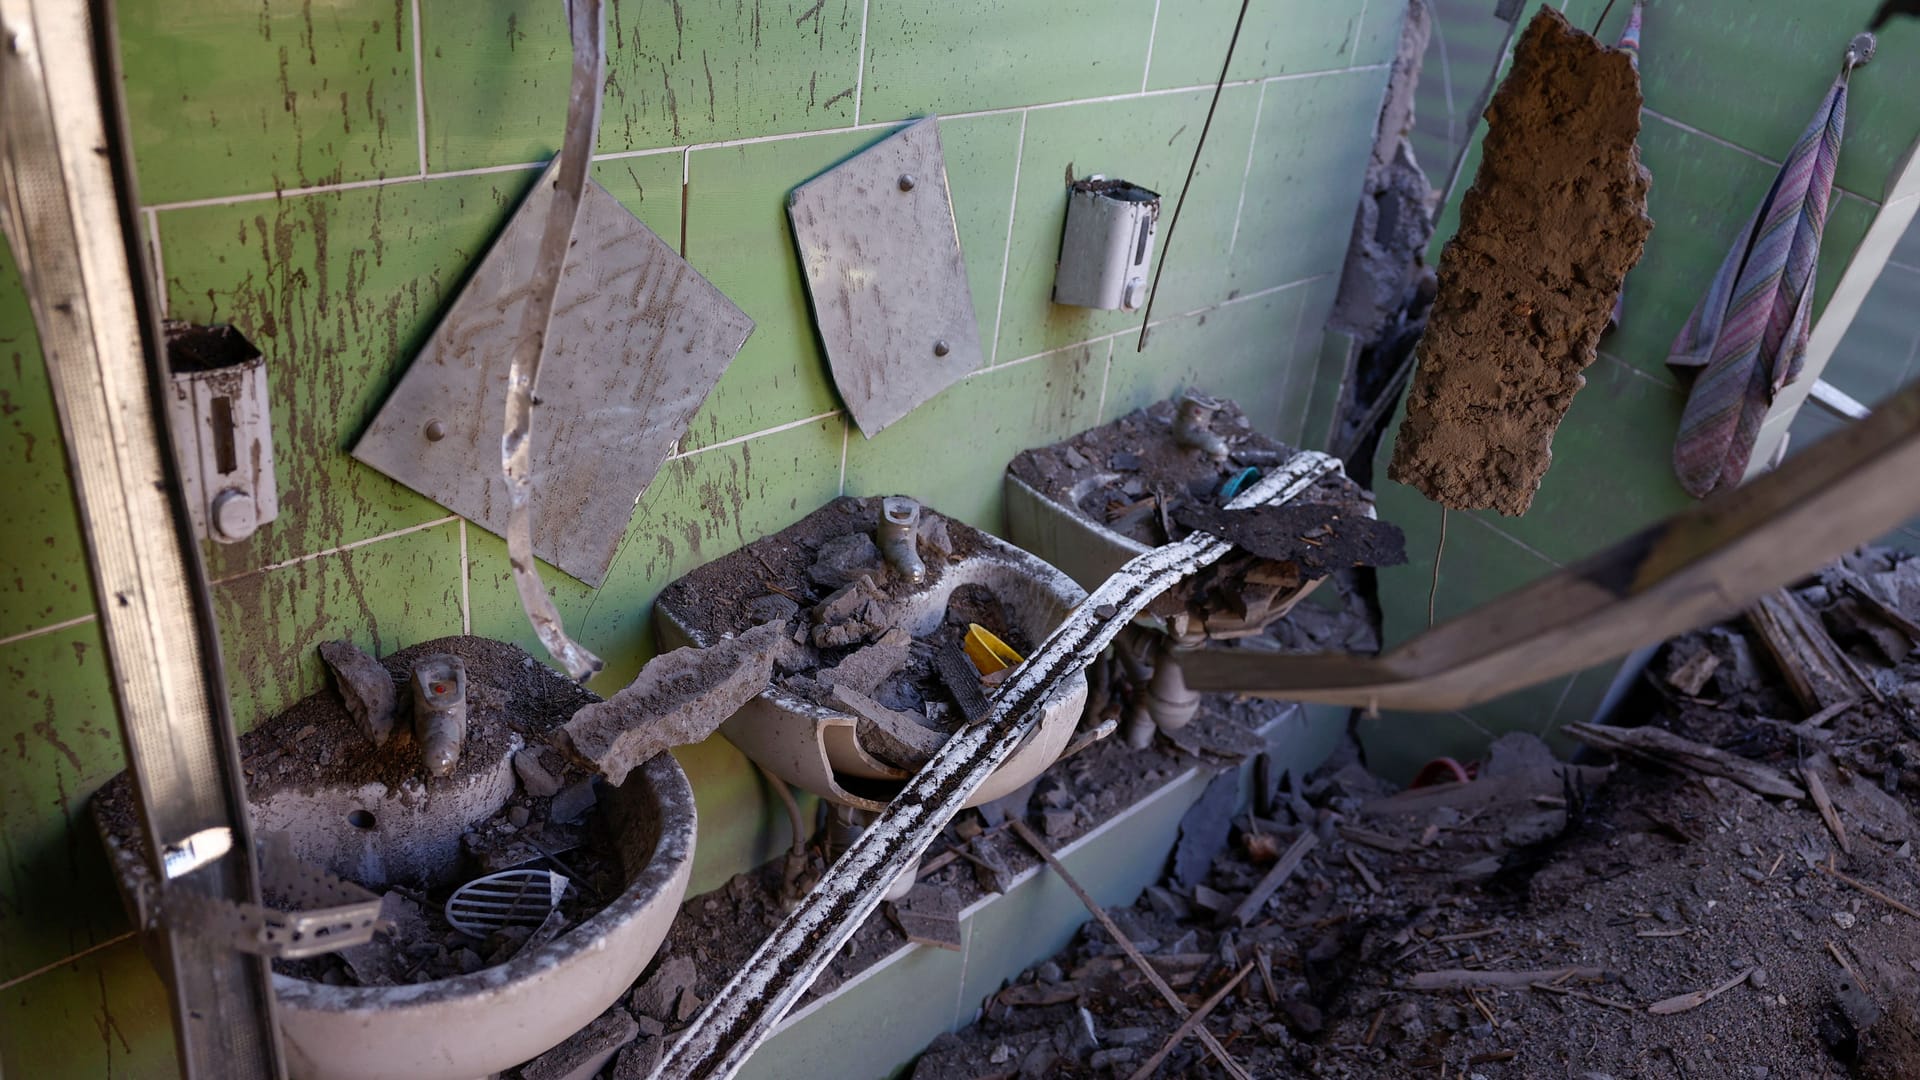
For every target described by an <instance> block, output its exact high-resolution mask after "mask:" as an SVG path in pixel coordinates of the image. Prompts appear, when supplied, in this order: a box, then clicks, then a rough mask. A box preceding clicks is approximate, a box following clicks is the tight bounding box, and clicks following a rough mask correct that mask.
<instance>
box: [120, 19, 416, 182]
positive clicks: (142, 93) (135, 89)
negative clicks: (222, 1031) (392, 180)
mask: <svg viewBox="0 0 1920 1080" xmlns="http://www.w3.org/2000/svg"><path fill="white" fill-rule="evenodd" d="M119 30H120V57H121V63H122V67H123V70H124V74H125V80H124V83H125V86H126V97H127V120H128V127H129V130H130V131H131V133H132V136H133V145H134V153H135V156H136V158H137V159H138V161H139V168H140V195H141V197H142V198H143V199H145V200H147V201H148V202H154V203H159V202H176V201H180V200H185V199H205V198H212V197H215V196H220V195H238V194H243V193H250V192H261V191H282V190H285V189H287V188H299V187H308V186H311V185H314V184H336V183H340V182H342V181H348V180H367V179H373V178H376V177H384V176H409V175H413V174H415V173H417V172H419V170H420V154H419V149H418V145H417V141H416V138H415V135H416V133H415V129H414V115H413V112H414V78H413V38H412V34H413V30H412V21H411V19H410V17H409V15H408V14H407V9H406V8H405V7H404V6H403V5H401V4H398V3H394V2H392V0H336V2H334V3H329V4H323V5H319V6H317V7H316V5H314V4H311V3H306V4H298V5H294V4H282V5H279V6H274V5H270V4H269V5H262V4H257V3H241V2H239V0H196V2H195V3H193V4H169V3H164V2H162V0H130V2H128V3H123V4H120V5H119Z"/></svg>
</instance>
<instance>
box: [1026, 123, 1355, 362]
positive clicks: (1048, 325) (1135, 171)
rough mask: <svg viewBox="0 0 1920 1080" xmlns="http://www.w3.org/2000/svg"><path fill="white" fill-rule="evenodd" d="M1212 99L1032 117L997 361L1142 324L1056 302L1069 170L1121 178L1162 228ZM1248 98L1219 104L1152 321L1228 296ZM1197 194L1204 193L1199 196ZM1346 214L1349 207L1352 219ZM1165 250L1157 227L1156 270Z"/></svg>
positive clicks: (1130, 316)
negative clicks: (1151, 206) (1151, 196)
mask: <svg viewBox="0 0 1920 1080" xmlns="http://www.w3.org/2000/svg"><path fill="white" fill-rule="evenodd" d="M1211 97H1212V92H1211V91H1193V92H1190V93H1184V94H1164V95H1158V96H1154V97H1148V98H1139V99H1135V100H1130V101H1120V102H1094V103H1090V104H1083V105H1068V106H1063V107H1060V108H1049V109H1035V110H1033V111H1031V112H1029V113H1028V114H1027V136H1026V142H1025V145H1024V148H1023V149H1022V150H1021V155H1020V187H1019V193H1018V195H1017V197H1016V201H1015V204H1014V211H1013V243H1012V248H1011V250H1010V252H1009V253H1008V261H1007V284H1006V293H1005V295H1004V297H1003V299H1002V303H1001V313H1000V341H999V346H998V352H997V354H996V355H997V356H998V357H999V359H1000V362H1001V363H1006V362H1007V361H1009V360H1016V359H1019V358H1021V357H1026V356H1032V355H1034V354H1035V353H1040V352H1045V351H1047V350H1048V349H1057V348H1060V347H1062V346H1065V345H1071V344H1075V343H1077V342H1081V341H1085V340H1087V339H1088V338H1090V337H1096V336H1099V335H1102V334H1110V333H1117V332H1119V331H1122V330H1125V329H1127V328H1129V327H1133V328H1136V329H1137V328H1138V327H1139V325H1140V319H1141V314H1140V313H1139V312H1127V311H1094V310H1091V309H1088V308H1080V307H1069V306H1065V305H1060V304H1055V303H1053V301H1052V296H1053V271H1054V263H1055V260H1056V259H1057V258H1058V257H1059V253H1060V230H1061V228H1062V226H1063V224H1064V223H1065V221H1066V210H1067V190H1066V182H1065V177H1066V170H1067V169H1068V167H1072V169H1073V171H1074V174H1075V175H1076V176H1088V175H1092V174H1095V173H1098V174H1101V175H1105V176H1110V177H1119V178H1122V179H1125V180H1130V181H1132V182H1133V183H1136V184H1139V185H1140V186H1142V187H1146V188H1151V189H1153V190H1154V191H1158V192H1159V193H1160V194H1161V196H1162V197H1163V202H1162V206H1163V207H1164V209H1163V210H1162V221H1163V222H1164V221H1166V220H1168V218H1169V216H1170V215H1171V214H1172V207H1173V204H1174V201H1175V200H1177V199H1178V198H1179V195H1180V184H1181V182H1182V181H1183V180H1184V179H1185V178H1186V175H1187V167H1188V164H1189V163H1190V162H1191V161H1192V158H1193V147H1194V143H1195V141H1196V140H1197V139H1198V138H1199V134H1200V126H1201V123H1202V122H1203V121H1204V120H1205V119H1206V114H1207V104H1208V102H1209V101H1210V100H1211ZM1255 101H1256V91H1255V88H1254V87H1244V86H1243V87H1234V88H1232V89H1231V90H1229V91H1228V92H1227V93H1226V94H1224V95H1223V96H1222V97H1221V100H1220V110H1219V114H1218V115H1216V116H1215V117H1214V126H1213V130H1212V132H1211V133H1210V134H1209V135H1208V136H1207V153H1206V155H1205V158H1204V160H1203V162H1202V167H1201V176H1197V177H1196V178H1195V180H1194V183H1195V191H1196V194H1195V195H1191V196H1189V197H1188V201H1187V206H1186V209H1185V211H1184V212H1183V213H1182V217H1181V221H1180V226H1179V229H1178V230H1177V231H1178V236H1176V237H1175V238H1174V239H1173V241H1172V243H1173V244H1174V245H1175V246H1174V248H1173V250H1174V251H1175V252H1176V254H1175V256H1174V262H1173V264H1172V265H1171V266H1170V267H1169V268H1168V271H1167V273H1166V275H1165V276H1164V277H1163V278H1162V279H1161V282H1160V287H1161V288H1162V289H1163V290H1165V291H1164V292H1163V294H1162V300H1160V301H1157V302H1156V303H1155V308H1154V311H1155V314H1156V316H1166V315H1172V314H1178V313H1179V312H1181V311H1183V310H1188V305H1189V304H1192V303H1193V302H1194V298H1195V297H1196V296H1199V295H1210V296H1211V298H1212V302H1217V301H1219V300H1224V299H1226V297H1227V293H1228V290H1229V285H1228V283H1227V281H1226V275H1225V273H1224V266H1223V264H1222V260H1221V259H1220V257H1219V255H1218V252H1219V251H1221V250H1224V247H1225V245H1224V243H1223V242H1222V238H1224V237H1226V236H1228V235H1230V234H1231V232H1232V221H1233V217H1234V214H1235V212H1236V211H1237V209H1238V202H1239V191H1240V178H1241V176H1242V174H1243V173H1244V172H1245V170H1246V153H1247V138H1248V134H1249V131H1250V129H1251V124H1252V119H1253V109H1254V105H1255ZM1356 182H1357V181H1356ZM1202 191H1204V192H1206V194H1204V195H1201V194H1198V193H1199V192H1202ZM1351 212H1352V211H1351V208H1349V210H1348V215H1349V217H1351ZM1208 238H1212V239H1211V241H1209V239H1208ZM1168 250H1169V248H1168V241H1167V234H1166V230H1165V228H1164V227H1163V228H1162V230H1161V233H1160V241H1159V242H1158V243H1157V244H1156V245H1155V251H1154V263H1155V266H1156V267H1157V266H1158V265H1159V261H1160V259H1161V258H1162V257H1163V256H1164V255H1165V254H1166V252H1167V251H1168ZM1189 279H1190V280H1189ZM1163 305H1164V306H1163Z"/></svg>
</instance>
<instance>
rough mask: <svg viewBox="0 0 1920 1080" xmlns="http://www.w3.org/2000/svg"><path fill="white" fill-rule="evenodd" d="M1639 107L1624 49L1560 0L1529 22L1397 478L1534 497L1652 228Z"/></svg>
mask: <svg viewBox="0 0 1920 1080" xmlns="http://www.w3.org/2000/svg"><path fill="white" fill-rule="evenodd" d="M1640 106H1641V97H1640V77H1639V75H1638V74H1637V73H1636V72H1635V70H1634V67H1633V63H1632V61H1631V60H1630V59H1629V57H1628V54H1627V53H1625V52H1622V51H1620V50H1618V49H1610V48H1607V47H1606V46H1604V45H1602V44H1600V43H1599V42H1598V41H1596V40H1595V39H1594V38H1593V37H1591V36H1589V35H1587V34H1585V33H1582V32H1580V31H1578V30H1576V29H1574V28H1573V27H1572V26H1571V25H1570V24H1569V23H1568V22H1567V20H1566V19H1565V18H1563V17H1562V16H1561V15H1560V13H1559V12H1557V11H1555V10H1553V9H1551V8H1546V9H1543V10H1542V11H1541V12H1540V14H1539V15H1537V16H1535V17H1534V20H1533V22H1532V23H1530V24H1529V25H1528V26H1527V30H1526V33H1525V34H1524V35H1523V36H1522V37H1521V39H1520V44H1519V45H1518V47H1517V48H1516V49H1515V51H1514V58H1513V69H1512V71H1511V73H1510V74H1508V76H1507V79H1506V81H1505V82H1504V83H1502V84H1501V86H1500V89H1499V91H1498V92H1497V93H1495V94H1494V96H1493V101H1492V103H1491V104H1490V105H1489V106H1488V108H1487V136H1486V141H1485V144H1484V149H1483V157H1482V158H1481V162H1480V170H1479V172H1478V173H1477V174H1476V175H1475V177H1474V181H1473V187H1472V188H1471V189H1470V190H1468V192H1467V194H1466V197H1465V198H1464V199H1463V200H1462V202H1461V204H1460V228H1459V231H1458V232H1457V233H1455V234H1454V237H1453V239H1452V240H1450V241H1448V242H1447V246H1446V250H1445V251H1444V252H1443V253H1442V254H1441V257H1440V292H1439V295H1438V296H1437V297H1436V298H1435V300H1434V304H1433V314H1432V317H1431V319H1430V320H1429V322H1428V324H1427V331H1426V334H1425V336H1423V337H1422V338H1421V339H1420V345H1419V352H1418V356H1419V366H1418V368H1417V369H1416V370H1415V373H1414V377H1413V389H1412V391H1411V393H1410V394H1409V395H1408V398H1407V418H1406V420H1405V421H1404V422H1403V423H1402V424H1401V425H1400V436H1399V440H1398V442H1397V443H1396V445H1395V447H1394V453H1393V464H1392V466H1391V467H1390V469H1389V471H1388V475H1390V476H1391V477H1392V478H1393V479H1395V480H1398V481H1400V482H1401V483H1403V484H1409V485H1412V486H1413V487H1415V488H1417V489H1419V491H1420V492H1421V493H1422V494H1424V495H1426V496H1427V497H1428V498H1430V499H1432V500H1434V501H1435V502H1437V503H1440V504H1441V505H1443V506H1448V507H1452V508H1453V509H1456V510H1484V509H1495V510H1499V511H1500V512H1501V513H1503V514H1509V515H1516V516H1517V515H1519V514H1524V513H1526V511H1527V507H1528V506H1530V505H1531V504H1532V502H1533V493H1534V491H1535V490H1537V489H1538V488H1539V486H1540V480H1541V478H1542V477H1543V476H1545V475H1546V471H1547V465H1548V464H1549V463H1550V462H1551V461H1552V460H1553V452H1552V446H1553V432H1554V429H1555V428H1557V427H1558V426H1559V425H1560V421H1561V419H1562V418H1564V417H1565V416H1566V413H1567V408H1568V407H1569V406H1570V405H1572V404H1573V395H1574V392H1575V391H1577V390H1579V389H1580V387H1581V386H1583V385H1585V383H1586V379H1585V377H1584V376H1582V375H1581V374H1580V372H1581V371H1582V370H1583V369H1585V368H1586V366H1587V365H1588V364H1591V363H1593V361H1594V358H1595V356H1596V355H1597V353H1596V349H1597V347H1598V345H1599V341H1600V334H1601V332H1602V331H1604V330H1605V329H1606V327H1607V320H1608V316H1609V315H1610V314H1611V312H1612V310H1613V302H1614V298H1615V297H1616V296H1617V295H1619V292H1620V287H1621V284H1622V283H1623V282H1624V280H1625V278H1626V274H1627V271H1628V270H1629V269H1631V268H1632V267H1633V264H1634V263H1636V262H1638V261H1639V260H1640V251H1641V248H1642V247H1643V246H1644V245H1645V244H1646V239H1647V234H1648V233H1649V232H1650V231H1651V230H1652V228H1653V222H1652V220H1651V219H1649V218H1648V217H1647V215H1646V204H1647V188H1648V185H1649V182H1650V177H1649V176H1648V174H1647V171H1646V169H1644V168H1642V167H1641V165H1640V153H1639V150H1638V149H1637V148H1636V146H1635V143H1634V140H1635V139H1636V138H1637V137H1638V135H1639V133H1640Z"/></svg>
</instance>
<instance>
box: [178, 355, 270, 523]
mask: <svg viewBox="0 0 1920 1080" xmlns="http://www.w3.org/2000/svg"><path fill="white" fill-rule="evenodd" d="M166 335H167V361H168V366H169V367H171V368H172V369H173V388H172V394H171V395H170V396H169V398H168V409H169V412H170V413H171V419H172V421H173V430H174V439H175V448H176V450H177V451H178V453H179V456H180V476H181V480H182V481H183V483H184V484H185V487H186V494H187V508H188V512H189V513H190V514H191V515H192V517H193V527H194V530H195V531H196V532H197V533H199V534H200V536H201V537H203V538H205V539H209V540H213V541H216V542H218V543H222V544H236V543H239V542H240V541H242V540H245V539H246V538H247V537H249V536H252V535H253V534H254V531H255V530H257V529H258V528H259V527H260V526H262V525H265V524H266V523H267V522H269V521H272V520H273V519H274V518H275V517H277V516H279V513H280V497H279V494H278V492H277V491H276V490H275V489H274V482H273V421H272V413H271V411H270V410H269V407H268V402H267V362H266V360H264V359H263V358H262V357H261V356H260V350H258V349H256V348H254V347H253V344H252V343H251V342H249V341H248V340H247V339H246V338H245V337H244V336H242V335H241V333H240V331H238V330H235V329H234V328H233V327H231V326H193V325H190V324H188V323H183V322H168V323H167V324H166Z"/></svg>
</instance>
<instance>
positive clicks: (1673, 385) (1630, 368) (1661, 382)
mask: <svg viewBox="0 0 1920 1080" xmlns="http://www.w3.org/2000/svg"><path fill="white" fill-rule="evenodd" d="M1594 355H1595V356H1599V357H1603V358H1605V359H1607V360H1611V361H1613V362H1614V363H1615V364H1618V365H1620V367H1622V368H1624V369H1625V370H1626V372H1627V374H1629V375H1637V376H1639V377H1640V378H1642V379H1645V380H1647V381H1648V382H1650V383H1652V384H1653V385H1655V386H1660V387H1665V388H1666V389H1668V390H1678V389H1680V384H1679V383H1677V382H1668V381H1666V380H1665V379H1662V378H1660V377H1659V376H1657V375H1655V374H1653V373H1652V372H1650V371H1642V370H1640V369H1639V368H1637V367H1635V366H1634V365H1632V364H1630V363H1628V362H1627V361H1626V360H1623V359H1621V358H1620V357H1618V356H1615V355H1613V354H1612V353H1610V352H1606V351H1604V350H1597V351H1595V353H1594Z"/></svg>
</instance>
